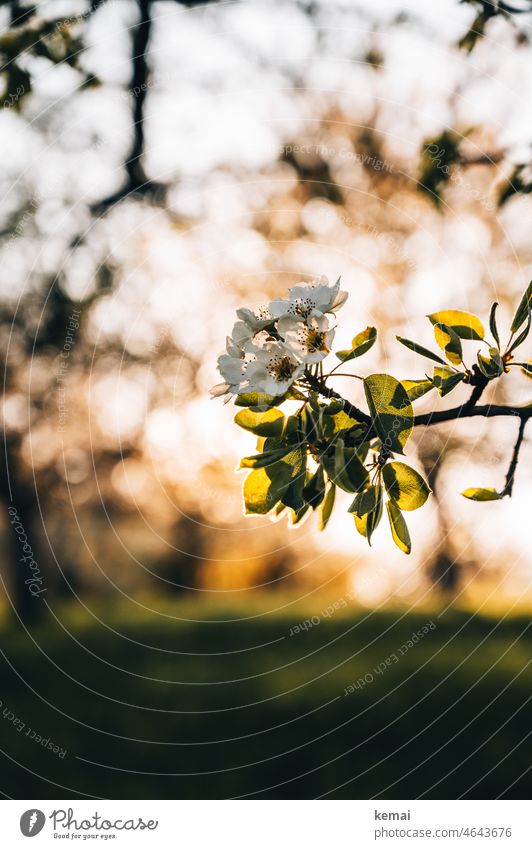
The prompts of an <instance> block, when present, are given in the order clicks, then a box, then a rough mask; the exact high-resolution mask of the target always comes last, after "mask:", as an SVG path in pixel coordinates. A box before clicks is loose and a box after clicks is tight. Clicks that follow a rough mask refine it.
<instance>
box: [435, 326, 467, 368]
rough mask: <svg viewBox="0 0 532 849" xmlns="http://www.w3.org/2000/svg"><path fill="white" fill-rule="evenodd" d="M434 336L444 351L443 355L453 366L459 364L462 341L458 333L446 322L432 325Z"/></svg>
mask: <svg viewBox="0 0 532 849" xmlns="http://www.w3.org/2000/svg"><path fill="white" fill-rule="evenodd" d="M434 337H435V339H436V342H437V343H438V345H439V346H440V348H441V349H442V351H445V356H446V357H447V359H448V360H449V362H450V363H452V364H453V366H459V365H460V363H461V362H462V357H463V353H462V343H461V342H460V337H459V335H458V333H455V331H454V330H453V329H452V327H448V326H447V325H446V324H435V325H434Z"/></svg>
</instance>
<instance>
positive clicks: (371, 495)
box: [347, 485, 382, 518]
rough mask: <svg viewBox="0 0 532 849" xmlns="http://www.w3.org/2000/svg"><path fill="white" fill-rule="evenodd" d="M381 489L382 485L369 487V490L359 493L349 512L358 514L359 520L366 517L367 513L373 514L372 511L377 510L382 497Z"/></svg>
mask: <svg viewBox="0 0 532 849" xmlns="http://www.w3.org/2000/svg"><path fill="white" fill-rule="evenodd" d="M381 489H382V488H381V486H380V485H376V486H368V488H367V489H364V490H363V491H362V492H359V493H358V495H356V496H355V499H354V501H353V503H352V504H351V507H350V508H349V509H348V511H347V512H348V513H356V515H357V516H358V517H359V518H361V517H362V516H365V515H366V513H371V511H372V510H375V508H376V507H377V504H378V502H379V499H380V498H381V497H382V492H381Z"/></svg>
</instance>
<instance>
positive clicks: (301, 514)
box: [290, 504, 310, 525]
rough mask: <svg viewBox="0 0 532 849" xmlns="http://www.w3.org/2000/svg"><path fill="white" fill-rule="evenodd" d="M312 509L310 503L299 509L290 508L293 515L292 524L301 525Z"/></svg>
mask: <svg viewBox="0 0 532 849" xmlns="http://www.w3.org/2000/svg"><path fill="white" fill-rule="evenodd" d="M309 510H310V504H303V506H302V507H300V508H299V510H290V515H291V517H292V525H299V523H300V522H301V521H302V520H303V519H304V518H305V516H306V515H307V514H308V511H309Z"/></svg>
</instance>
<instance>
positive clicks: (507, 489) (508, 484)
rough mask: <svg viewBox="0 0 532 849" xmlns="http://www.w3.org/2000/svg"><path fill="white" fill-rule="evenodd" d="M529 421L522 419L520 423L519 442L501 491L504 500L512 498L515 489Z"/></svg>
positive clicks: (517, 441)
mask: <svg viewBox="0 0 532 849" xmlns="http://www.w3.org/2000/svg"><path fill="white" fill-rule="evenodd" d="M526 423H527V419H524V418H522V419H521V421H520V422H519V431H518V433H517V440H516V442H515V445H514V450H513V453H512V459H511V460H510V465H509V466H508V472H507V474H506V480H505V482H504V488H503V489H502V491H501V498H504V497H505V496H506V495H508V496H509V497H511V495H512V491H513V488H514V478H515V472H516V469H517V463H518V462H519V451H520V450H521V445H522V444H523V439H524V436H525V428H526Z"/></svg>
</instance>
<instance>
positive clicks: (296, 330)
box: [277, 312, 335, 364]
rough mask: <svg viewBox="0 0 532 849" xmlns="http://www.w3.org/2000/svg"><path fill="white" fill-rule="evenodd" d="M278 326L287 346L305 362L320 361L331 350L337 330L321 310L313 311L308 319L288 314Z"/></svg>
mask: <svg viewBox="0 0 532 849" xmlns="http://www.w3.org/2000/svg"><path fill="white" fill-rule="evenodd" d="M277 326H278V330H279V333H280V335H281V336H282V338H283V339H284V342H285V345H286V347H287V348H289V350H290V351H291V352H292V353H293V354H295V355H296V356H297V357H299V359H300V360H302V362H304V363H308V364H310V363H319V362H320V360H323V358H324V357H326V356H327V354H328V353H329V351H330V350H331V345H332V341H333V339H334V333H335V330H334V328H331V327H329V321H328V319H327V318H326V316H324V315H322V314H321V313H319V312H315V313H311V314H310V315H309V316H308V318H307V320H306V321H301V320H299V319H298V318H293V317H292V316H286V317H285V318H281V319H280V320H279V323H278V325H277Z"/></svg>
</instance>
